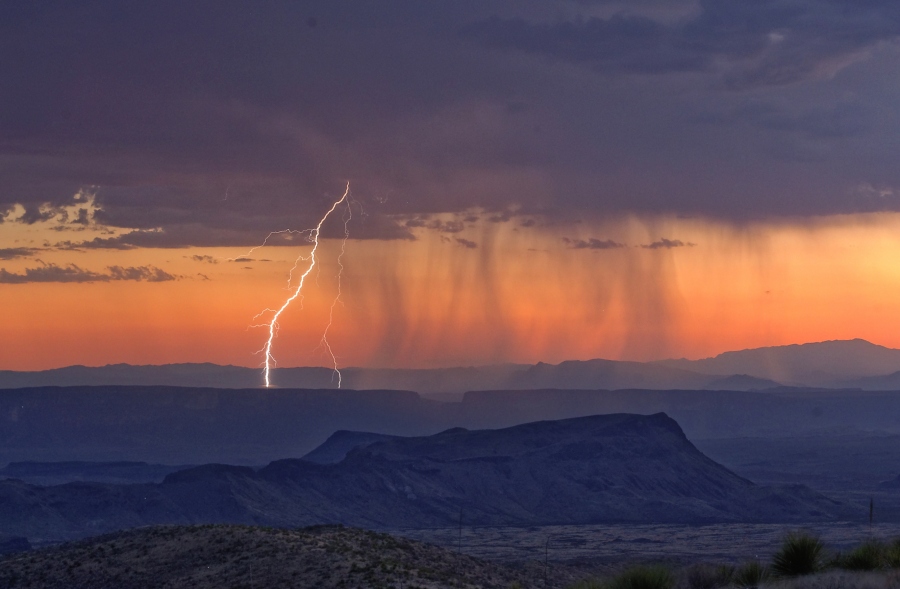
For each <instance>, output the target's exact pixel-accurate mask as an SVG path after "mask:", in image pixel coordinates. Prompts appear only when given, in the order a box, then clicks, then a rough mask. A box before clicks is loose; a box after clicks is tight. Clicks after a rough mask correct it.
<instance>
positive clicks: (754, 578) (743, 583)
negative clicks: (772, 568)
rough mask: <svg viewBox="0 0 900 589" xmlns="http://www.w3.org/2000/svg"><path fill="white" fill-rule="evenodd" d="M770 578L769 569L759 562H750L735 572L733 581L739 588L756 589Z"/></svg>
mask: <svg viewBox="0 0 900 589" xmlns="http://www.w3.org/2000/svg"><path fill="white" fill-rule="evenodd" d="M768 576H769V571H768V569H767V568H766V567H765V566H764V565H763V564H762V563H760V562H759V561H758V560H748V561H747V562H745V563H744V564H742V565H741V566H739V567H738V568H737V570H736V571H734V576H733V577H732V580H733V581H734V584H735V585H737V586H738V587H742V588H744V589H756V588H757V587H759V585H760V583H762V582H763V581H765V580H766V578H767V577H768Z"/></svg>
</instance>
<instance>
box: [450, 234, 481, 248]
mask: <svg viewBox="0 0 900 589" xmlns="http://www.w3.org/2000/svg"><path fill="white" fill-rule="evenodd" d="M454 239H455V240H456V243H458V244H459V245H461V246H463V247H464V248H467V249H470V250H471V249H475V248H477V247H478V244H477V243H475V242H474V241H472V240H470V239H463V238H462V237H456V238H454Z"/></svg>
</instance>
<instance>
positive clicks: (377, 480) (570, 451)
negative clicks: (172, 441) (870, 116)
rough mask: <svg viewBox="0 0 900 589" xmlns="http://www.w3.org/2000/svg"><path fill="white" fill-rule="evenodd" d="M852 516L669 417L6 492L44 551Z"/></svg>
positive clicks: (393, 442) (385, 444)
mask: <svg viewBox="0 0 900 589" xmlns="http://www.w3.org/2000/svg"><path fill="white" fill-rule="evenodd" d="M839 509H840V506H839V505H838V504H836V503H835V502H833V501H830V500H828V499H826V498H825V497H823V496H822V495H819V494H817V493H814V492H812V491H810V490H809V489H807V488H806V487H802V486H799V485H797V486H793V487H790V488H766V487H760V486H757V485H755V484H753V483H752V482H750V481H748V480H746V479H743V478H741V477H739V476H737V475H736V474H734V473H732V472H731V471H729V470H728V469H726V468H724V467H723V466H721V465H719V464H717V463H716V462H714V461H712V460H711V459H709V458H708V457H706V456H705V455H704V454H702V453H701V452H700V451H699V450H697V448H696V447H694V445H693V444H691V442H689V441H688V439H687V438H686V437H685V436H684V433H683V432H682V431H681V429H680V428H679V427H678V424H677V423H675V421H674V420H672V419H671V418H669V417H667V416H666V415H665V414H662V413H660V414H656V415H650V416H642V415H629V414H617V415H602V416H593V417H582V418H574V419H565V420H560V421H545V422H535V423H529V424H524V425H520V426H514V427H510V428H506V429H501V430H478V431H468V430H465V429H462V428H457V429H452V430H448V431H445V432H443V433H440V434H436V435H433V436H423V437H409V438H401V437H396V438H391V439H386V440H382V441H375V442H373V443H371V444H368V445H365V446H363V447H358V448H355V449H352V450H350V452H349V453H348V454H347V455H346V457H345V458H344V459H343V460H341V461H340V462H338V463H336V464H316V463H313V462H309V461H306V460H300V459H292V460H279V461H276V462H272V463H271V464H269V465H268V466H265V467H263V468H261V469H258V470H255V469H252V468H249V467H239V466H226V465H217V464H209V465H205V466H200V467H196V468H191V469H187V470H182V471H179V472H176V473H173V474H170V475H168V476H167V477H166V478H165V480H164V481H163V482H162V483H160V484H142V485H111V484H96V483H71V484H66V485H58V486H53V487H38V486H34V485H28V484H25V483H22V482H21V481H13V480H10V481H0V533H5V534H9V535H15V536H25V537H27V538H29V540H30V541H32V542H41V541H47V540H60V539H73V538H77V537H83V536H86V535H90V534H97V533H102V532H107V531H112V530H118V529H125V528H131V527H136V526H141V525H152V524H162V523H176V524H191V523H243V524H259V525H272V526H280V527H295V526H304V525H313V524H345V525H353V526H359V527H365V528H400V527H407V528H421V527H442V526H448V525H449V526H453V525H455V524H456V523H457V522H458V520H459V517H460V513H462V514H463V517H464V519H465V521H466V523H467V524H470V525H493V526H496V525H517V526H523V525H543V524H588V523H601V522H636V523H690V524H694V523H704V522H725V521H747V522H750V521H756V522H760V521H770V522H786V521H815V520H819V519H827V518H831V517H834V516H835V515H836V513H837V512H838V510H839Z"/></svg>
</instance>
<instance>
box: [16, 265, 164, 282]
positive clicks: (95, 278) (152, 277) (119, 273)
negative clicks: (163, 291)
mask: <svg viewBox="0 0 900 589" xmlns="http://www.w3.org/2000/svg"><path fill="white" fill-rule="evenodd" d="M42 264H43V263H42ZM178 278H179V277H177V276H175V275H173V274H169V273H168V272H166V271H165V270H162V269H161V268H157V267H156V266H109V267H108V268H107V272H105V273H103V272H94V271H93V270H86V269H84V268H81V267H79V266H77V265H75V264H69V265H67V266H57V265H56V264H43V265H41V266H38V267H37V268H26V269H25V272H24V273H22V274H15V273H13V272H8V271H7V270H6V269H5V268H0V284H26V283H31V282H76V283H82V282H111V281H114V280H134V281H139V282H167V281H170V280H177V279H178Z"/></svg>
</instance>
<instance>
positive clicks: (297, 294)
mask: <svg viewBox="0 0 900 589" xmlns="http://www.w3.org/2000/svg"><path fill="white" fill-rule="evenodd" d="M349 198H350V183H349V182H348V183H347V188H346V189H345V190H344V194H343V195H342V196H341V198H339V199H338V200H336V201H335V202H334V204H332V205H331V208H330V209H328V212H327V213H325V215H324V216H323V217H322V218H321V219H320V220H319V224H318V225H316V227H315V229H308V230H304V231H294V230H291V229H285V230H283V231H273V232H272V233H270V234H269V235H268V236H267V237H266V241H268V239H269V237H271V236H272V235H274V234H277V233H286V232H289V233H309V240H310V242H312V244H313V247H312V250H311V251H310V252H309V255H308V256H303V255H300V256H298V257H297V258H296V260H295V261H294V266H293V268H291V272H290V275H289V277H288V288H289V289H290V288H291V283H292V282H293V273H294V271H295V270H296V269H297V267H298V266H299V265H300V262H301V261H307V262H309V264H308V265H307V267H306V270H305V271H304V272H303V274H301V275H300V279H299V280H298V282H297V285H296V286H295V287H294V288H293V292H292V294H291V295H290V296H289V297H288V298H287V300H285V301H284V304H283V305H281V307H280V308H279V309H277V310H275V309H264V310H263V311H261V312H260V313H259V314H258V315H257V316H256V317H257V318H258V317H259V316H261V315H262V314H264V313H268V312H271V313H273V315H272V317H271V319H270V320H269V322H268V323H265V324H263V325H262V326H261V327H263V326H264V327H267V328H268V331H269V338H268V339H267V340H266V344H265V346H263V348H262V349H261V350H260V352H262V353H264V355H265V370H264V372H263V376H264V378H265V384H266V387H267V388H268V387H269V386H270V381H269V371H270V370H271V368H272V367H273V366H275V365H276V362H275V357H274V356H273V355H272V345H273V343H274V341H275V336H276V335H278V330H279V325H278V319H279V317H281V314H282V313H284V311H285V310H286V309H287V308H288V307H289V306H290V304H291V303H292V302H294V300H295V299H297V298H300V299H301V301H302V296H301V291H302V290H303V284H304V283H305V282H306V277H307V276H309V274H310V273H311V272H312V270H313V268H315V267H316V252H317V251H318V249H319V233H320V232H321V230H322V225H323V224H324V223H325V221H326V220H327V219H328V217H330V216H331V214H332V213H333V212H334V211H335V210H337V208H338V207H340V206H341V205H342V204H347V215H346V216H345V217H344V239H343V241H342V242H341V253H340V255H339V256H338V267H339V269H338V276H337V279H338V294H337V296H336V297H335V299H334V301H333V302H332V303H331V310H330V312H329V316H328V325H327V326H326V327H325V332H324V333H323V334H322V340H321V345H323V346H324V347H325V349H326V350H327V351H328V353H329V354H330V355H331V360H332V363H333V365H334V371H335V373H336V374H337V377H338V388H340V386H341V372H340V370H338V364H337V358H336V357H335V355H334V352H333V351H332V349H331V345H330V344H329V343H328V339H327V337H328V330H329V329H330V328H331V323H332V320H333V317H334V307H335V305H337V303H338V302H339V301H340V298H341V273H342V272H343V269H344V266H343V264H342V260H341V258H342V257H343V255H344V251H345V248H346V245H347V239H348V237H349V235H350V234H349V230H348V226H347V224H348V223H349V222H350V218H351V216H352V212H351V208H350V203H349ZM265 243H266V242H265V241H264V242H263V244H262V245H260V246H257V247H255V248H253V249H251V250H250V252H253V251H254V250H256V249H259V248H260V247H262V246H263V245H265ZM250 252H248V253H250Z"/></svg>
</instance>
